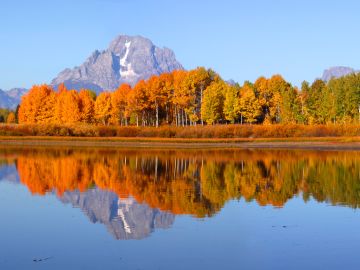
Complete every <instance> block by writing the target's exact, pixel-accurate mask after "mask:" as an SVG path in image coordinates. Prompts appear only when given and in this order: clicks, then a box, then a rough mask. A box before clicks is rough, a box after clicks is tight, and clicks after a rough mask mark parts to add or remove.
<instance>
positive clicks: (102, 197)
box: [59, 188, 175, 240]
mask: <svg viewBox="0 0 360 270" xmlns="http://www.w3.org/2000/svg"><path fill="white" fill-rule="evenodd" d="M59 199H60V200H61V202H63V203H66V204H68V203H69V204H72V206H73V207H76V208H80V209H81V210H82V211H83V212H84V213H85V214H86V215H87V216H88V218H89V220H90V221H91V222H93V223H97V222H99V223H101V224H104V225H105V226H106V228H107V230H108V231H109V232H110V233H111V234H112V235H113V236H114V238H115V239H118V240H119V239H124V240H125V239H142V238H145V237H147V236H149V235H150V234H151V233H152V232H153V231H154V230H155V229H159V228H160V229H167V228H170V227H171V225H172V224H173V223H174V220H175V216H174V215H173V214H171V213H168V212H163V211H160V210H158V209H153V208H150V207H149V206H148V205H147V204H145V203H138V202H136V200H135V199H133V198H131V197H130V198H126V199H121V198H119V197H118V196H117V195H116V194H115V193H113V192H110V191H106V190H101V189H98V188H94V189H91V190H88V191H86V192H79V191H72V192H65V193H64V194H63V195H62V196H61V197H59Z"/></svg>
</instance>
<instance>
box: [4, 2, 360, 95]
mask: <svg viewBox="0 0 360 270" xmlns="http://www.w3.org/2000/svg"><path fill="white" fill-rule="evenodd" d="M359 12H360V1H355V0H354V1H351V0H342V1H333V0H327V1H325V0H319V1H316V0H313V1H310V0H301V1H300V0H293V1H290V0H271V1H270V0H268V1H265V0H263V1H261V0H251V1H250V0H249V1H240V0H238V1H236V0H218V1H215V0H46V1H45V0H32V1H27V0H23V1H21V0H0V88H1V89H10V88H12V87H30V86H31V85H33V84H39V83H49V82H50V81H51V80H52V79H53V78H54V77H55V76H56V75H57V74H58V73H59V72H60V71H62V70H63V69H65V68H67V67H71V68H72V67H74V66H77V65H80V64H82V63H83V62H84V61H85V59H86V58H87V57H88V56H89V55H90V54H91V53H92V52H93V51H94V50H95V49H100V50H102V49H106V48H107V47H108V44H109V43H110V42H111V40H112V39H114V37H116V36H117V35H119V34H128V35H142V36H144V37H147V38H149V39H151V40H152V41H153V43H154V44H155V45H158V46H161V47H163V46H166V47H168V48H171V49H172V50H173V51H174V52H175V54H176V57H177V59H178V60H179V62H181V63H182V64H183V66H184V67H185V68H186V69H191V68H195V67H197V66H205V67H208V68H213V69H214V70H215V71H217V72H218V73H220V75H221V76H222V77H223V78H224V79H234V80H235V81H238V82H240V83H243V81H244V80H250V81H254V80H255V79H256V78H257V77H259V76H261V75H264V76H271V75H273V74H281V75H283V76H284V78H285V79H286V80H288V81H290V82H291V83H292V84H294V85H300V83H301V82H302V81H303V80H308V81H313V80H314V79H315V78H317V77H320V76H321V75H322V72H323V70H324V69H325V68H328V67H331V66H337V65H344V66H350V67H353V68H356V69H357V68H359V66H360V65H359V64H358V63H359V60H360V54H359V49H360V35H359V26H360V16H359Z"/></svg>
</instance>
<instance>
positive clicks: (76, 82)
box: [51, 35, 183, 92]
mask: <svg viewBox="0 0 360 270" xmlns="http://www.w3.org/2000/svg"><path fill="white" fill-rule="evenodd" d="M176 69H183V67H182V65H181V64H180V63H179V62H178V61H177V60H176V58H175V54H174V53H173V51H172V50H170V49H168V48H159V47H157V46H155V45H154V44H153V43H152V42H151V41H150V40H149V39H147V38H144V37H141V36H126V35H121V36H118V37H117V38H115V39H114V40H113V41H112V42H111V43H110V45H109V47H108V48H107V49H106V50H104V51H98V50H96V51H94V52H93V53H92V55H91V56H90V57H89V58H88V59H87V60H86V61H85V62H84V63H83V64H82V65H81V66H79V67H74V68H73V69H69V68H67V69H65V70H64V71H62V72H61V73H60V74H59V75H58V76H57V77H56V78H54V79H53V80H52V82H51V84H52V85H53V86H54V87H57V86H58V85H59V84H61V83H65V85H66V87H67V88H71V89H80V88H89V89H92V90H95V91H96V92H100V91H102V90H114V89H116V88H117V87H118V86H119V85H120V84H122V83H129V84H131V85H134V84H136V83H137V82H138V81H139V80H141V79H147V78H149V77H150V76H151V75H158V74H161V73H164V72H171V71H173V70H176Z"/></svg>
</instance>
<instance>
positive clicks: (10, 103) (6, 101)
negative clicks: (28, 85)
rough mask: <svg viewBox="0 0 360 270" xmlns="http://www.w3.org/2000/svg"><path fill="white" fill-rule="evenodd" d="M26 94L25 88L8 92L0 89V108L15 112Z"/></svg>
mask: <svg viewBox="0 0 360 270" xmlns="http://www.w3.org/2000/svg"><path fill="white" fill-rule="evenodd" d="M26 92H27V89H25V88H13V89H11V90H8V91H4V90H1V89H0V108H6V109H12V110H15V109H16V106H17V105H18V104H19V103H20V100H21V97H22V96H23V95H24V94H25V93H26Z"/></svg>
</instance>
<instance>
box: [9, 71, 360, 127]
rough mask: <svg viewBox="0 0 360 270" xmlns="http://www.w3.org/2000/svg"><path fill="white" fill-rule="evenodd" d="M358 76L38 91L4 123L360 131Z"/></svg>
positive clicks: (209, 76)
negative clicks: (295, 82)
mask: <svg viewBox="0 0 360 270" xmlns="http://www.w3.org/2000/svg"><path fill="white" fill-rule="evenodd" d="M359 106H360V74H350V75H348V76H345V77H342V78H338V79H332V80H330V81H329V82H328V83H325V82H324V81H322V80H319V79H317V80H315V81H314V82H313V83H311V84H310V83H308V82H306V81H304V82H303V83H302V85H301V89H298V88H297V87H294V86H292V85H291V84H290V83H289V82H287V81H286V80H284V78H282V77H281V76H280V75H274V76H272V77H271V78H265V77H260V78H258V79H257V80H256V81H255V82H249V81H246V82H244V83H243V85H239V84H230V83H228V82H226V81H224V80H223V79H222V78H221V77H220V76H219V75H218V74H217V73H215V72H214V71H213V70H211V69H205V68H202V67H199V68H196V69H194V70H190V71H183V70H177V71H173V72H172V73H164V74H161V75H159V76H152V77H151V78H149V79H148V80H141V81H139V82H138V83H137V84H136V85H135V86H134V87H131V86H130V85H128V84H122V85H120V86H119V88H118V89H116V90H115V91H113V92H111V91H104V92H101V93H100V94H99V95H98V96H96V94H95V92H93V91H91V89H82V90H80V91H76V90H71V89H70V90H68V89H66V87H65V85H64V84H63V85H60V86H59V87H58V89H57V90H55V89H53V88H52V87H51V86H49V85H35V86H33V87H32V88H31V89H30V91H29V92H28V94H27V95H25V96H24V97H23V98H22V101H21V104H20V106H19V107H18V110H17V111H16V113H15V114H14V113H10V114H8V116H7V122H8V123H14V122H18V123H20V124H59V125H62V124H74V123H87V124H95V125H104V126H108V125H109V126H142V127H145V126H154V127H159V126H177V127H184V126H197V125H213V124H250V125H253V124H258V125H259V124H265V125H266V124H302V125H319V124H323V125H327V124H335V125H336V124H358V123H359V121H360V111H359V109H360V107H359Z"/></svg>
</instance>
